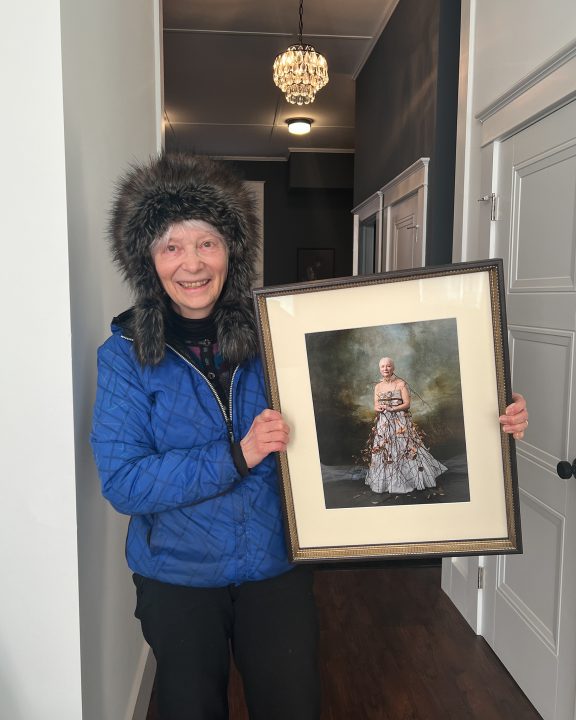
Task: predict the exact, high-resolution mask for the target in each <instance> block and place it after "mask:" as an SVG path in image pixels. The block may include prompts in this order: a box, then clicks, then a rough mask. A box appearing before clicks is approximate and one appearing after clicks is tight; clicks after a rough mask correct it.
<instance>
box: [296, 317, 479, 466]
mask: <svg viewBox="0 0 576 720" xmlns="http://www.w3.org/2000/svg"><path fill="white" fill-rule="evenodd" d="M306 349H307V355H308V368H309V371H310V383H311V387H312V399H313V404H314V416H315V420H316V432H317V436H318V444H319V450H320V461H321V462H322V463H323V464H325V465H352V464H355V463H357V462H359V461H360V454H361V452H362V449H363V448H364V446H365V444H366V440H367V438H368V436H369V434H370V428H371V427H372V423H373V422H374V418H375V414H376V413H375V411H374V386H375V384H376V383H377V382H379V381H380V380H381V376H380V372H379V370H378V363H379V361H380V358H382V357H391V358H392V359H393V360H394V365H395V373H396V375H398V377H401V378H403V379H404V380H406V382H407V383H408V385H409V386H410V389H411V396H412V405H411V411H412V415H413V417H414V420H415V421H416V423H417V424H418V426H419V427H420V428H421V430H423V431H424V432H425V433H426V437H425V443H426V445H427V446H428V447H429V448H430V450H431V452H432V454H433V455H434V456H435V457H436V458H437V459H438V460H440V461H441V462H442V461H443V460H446V459H448V458H450V457H454V456H456V455H461V454H465V453H466V446H465V439H464V422H463V411H462V392H461V384H460V364H459V356H458V334H457V328H456V320H455V318H448V319H443V320H429V321H426V322H414V323H400V324H397V325H379V326H374V327H362V328H351V329H349V330H335V331H331V332H318V333H308V334H307V335H306Z"/></svg>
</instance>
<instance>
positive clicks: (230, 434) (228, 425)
mask: <svg viewBox="0 0 576 720" xmlns="http://www.w3.org/2000/svg"><path fill="white" fill-rule="evenodd" d="M226 429H227V430H228V437H229V438H230V442H231V443H233V442H234V430H233V429H232V420H230V419H229V418H226Z"/></svg>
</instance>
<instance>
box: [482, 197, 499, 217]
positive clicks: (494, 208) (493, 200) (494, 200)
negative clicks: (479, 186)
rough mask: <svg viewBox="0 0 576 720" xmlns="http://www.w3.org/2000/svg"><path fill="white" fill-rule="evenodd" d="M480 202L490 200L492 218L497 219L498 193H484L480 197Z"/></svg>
mask: <svg viewBox="0 0 576 720" xmlns="http://www.w3.org/2000/svg"><path fill="white" fill-rule="evenodd" d="M478 202H489V203H490V220H496V216H497V211H498V208H497V206H498V196H497V195H496V193H490V195H482V197H480V198H478Z"/></svg>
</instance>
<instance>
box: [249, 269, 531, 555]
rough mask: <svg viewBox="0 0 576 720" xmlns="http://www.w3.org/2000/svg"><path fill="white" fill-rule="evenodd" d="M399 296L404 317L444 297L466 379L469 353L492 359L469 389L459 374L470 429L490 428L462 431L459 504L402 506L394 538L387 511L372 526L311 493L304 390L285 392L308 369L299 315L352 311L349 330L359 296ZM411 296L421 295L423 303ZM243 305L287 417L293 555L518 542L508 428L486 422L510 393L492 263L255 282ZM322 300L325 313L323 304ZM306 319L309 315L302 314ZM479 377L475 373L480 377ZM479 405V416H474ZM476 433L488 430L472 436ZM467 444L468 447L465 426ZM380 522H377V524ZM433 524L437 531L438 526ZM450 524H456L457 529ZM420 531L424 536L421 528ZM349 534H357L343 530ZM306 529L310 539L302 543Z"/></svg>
mask: <svg viewBox="0 0 576 720" xmlns="http://www.w3.org/2000/svg"><path fill="white" fill-rule="evenodd" d="M479 288H480V289H481V290H479ZM455 291H457V293H460V295H459V296H458V298H457V299H455V298H454V293H455ZM398 293H400V294H401V295H400V297H407V298H409V302H408V304H407V307H408V308H409V309H410V312H412V316H411V318H410V319H409V321H418V320H419V319H426V318H427V317H428V315H427V313H429V312H430V305H431V302H430V300H431V299H432V305H433V304H434V302H437V303H438V304H439V307H440V308H442V307H443V306H444V305H446V308H447V311H449V312H450V313H456V314H457V315H458V322H459V323H460V325H459V328H464V334H465V335H466V338H465V339H464V340H462V342H461V338H460V334H459V344H462V345H463V347H461V348H460V353H461V355H462V360H461V362H462V364H463V367H464V368H465V369H466V368H467V367H468V366H469V367H470V371H469V370H467V371H466V375H467V377H468V378H470V376H471V372H472V371H473V370H474V368H475V363H476V362H480V359H482V358H484V361H485V360H486V359H487V358H493V369H490V368H488V369H484V366H485V365H490V364H491V362H488V363H486V362H483V364H482V365H480V366H479V368H478V370H477V371H475V372H474V375H473V378H474V382H469V384H468V387H466V381H465V378H464V375H463V376H462V379H463V385H462V389H463V394H464V390H468V391H469V393H468V394H470V398H464V404H463V407H464V419H465V422H466V423H469V424H470V425H471V427H472V428H475V427H476V423H477V422H481V423H482V422H483V423H485V425H484V426H482V424H480V425H479V426H478V427H485V428H486V427H487V428H488V431H489V432H488V433H478V432H477V431H476V430H473V432H472V433H471V434H472V437H471V438H470V442H471V447H472V449H473V450H474V453H473V455H474V458H475V460H474V467H473V469H472V467H471V466H470V459H469V473H472V474H471V475H470V474H469V479H470V480H472V478H473V479H474V486H473V493H472V492H471V496H470V501H469V503H453V505H454V506H455V507H451V508H450V509H449V510H445V511H443V512H445V513H446V518H448V520H446V518H444V520H441V519H440V517H441V516H440V515H439V513H438V511H437V510H436V509H435V508H437V507H438V506H437V505H436V506H432V505H430V506H428V505H424V506H422V505H421V506H418V507H420V508H422V507H424V510H419V511H418V512H416V511H415V507H413V506H409V507H407V508H406V509H404V510H402V512H403V513H404V515H403V516H402V518H403V519H401V521H400V522H399V525H398V527H401V528H402V530H401V531H399V533H400V534H402V537H401V538H399V537H396V536H394V537H392V536H387V528H388V526H389V525H390V523H389V522H388V520H389V519H390V518H391V517H392V516H391V515H382V516H381V517H380V518H379V520H378V521H377V522H375V523H374V527H375V528H376V529H375V530H372V529H371V527H372V522H373V516H370V515H369V512H370V511H371V510H374V508H363V509H362V510H363V511H364V510H367V511H368V514H364V515H362V513H358V512H357V511H358V510H359V509H358V508H353V509H347V510H345V511H344V512H342V511H335V510H333V509H326V508H325V507H324V508H321V507H320V504H319V503H318V502H317V501H316V499H315V498H316V496H317V490H316V486H315V483H317V482H318V473H317V472H316V474H315V471H314V467H316V465H317V466H318V467H319V459H315V458H314V453H313V452H312V453H311V452H309V450H306V448H307V447H308V446H307V445H306V443H310V442H312V445H313V442H314V439H312V440H310V437H309V436H310V432H309V430H310V427H313V425H312V426H311V425H310V418H309V417H308V416H309V414H310V412H309V409H308V410H306V408H307V407H308V402H307V400H306V398H307V394H309V390H307V389H306V387H304V389H303V390H302V393H303V394H302V396H301V397H302V399H303V400H304V402H298V401H297V400H293V399H292V396H293V394H294V392H295V390H296V389H297V387H298V386H300V385H304V386H305V385H306V383H305V382H296V383H295V382H293V378H292V375H291V374H292V373H294V372H295V373H296V374H297V377H300V378H302V379H304V378H306V377H308V375H307V372H308V368H307V365H306V363H307V360H306V357H307V356H306V355H305V351H304V354H302V352H301V350H300V349H296V350H293V348H295V347H296V348H298V347H299V346H300V345H302V344H304V342H303V340H302V343H300V337H299V336H300V335H302V338H303V337H304V332H305V330H304V328H305V326H306V327H307V325H306V324H309V323H310V322H315V323H316V325H317V328H318V329H320V330H324V329H326V328H325V327H324V325H323V324H324V322H326V326H327V327H329V328H330V327H331V325H330V323H334V322H335V321H334V318H335V317H338V316H339V314H342V313H348V315H350V314H351V316H352V317H353V318H354V317H356V316H357V318H358V323H357V325H352V327H363V326H366V325H368V324H369V321H368V323H366V322H365V316H366V312H367V310H366V308H367V305H366V300H367V299H368V301H369V303H370V299H371V298H372V299H374V298H376V299H378V300H380V299H382V300H383V302H384V300H385V301H386V302H387V303H388V306H389V307H390V303H391V302H392V303H393V298H394V297H397V296H398V295H397V294H398ZM422 295H424V296H425V297H424V300H422ZM477 295H478V297H477ZM254 302H255V308H256V316H257V324H258V329H259V333H260V340H261V350H262V358H263V362H264V367H265V372H266V380H267V387H268V393H269V402H270V406H271V407H272V408H274V409H276V410H279V411H281V412H283V413H284V415H285V416H286V417H287V420H288V421H289V422H290V424H291V425H292V426H293V440H291V443H290V445H289V447H288V450H287V452H285V453H280V454H279V456H278V467H279V473H280V478H281V489H282V501H283V508H284V516H285V523H286V535H287V542H288V548H289V553H290V556H291V559H292V560H293V561H294V562H317V561H323V560H352V559H353V560H366V559H382V558H385V557H410V556H412V557H425V556H452V555H484V554H490V553H498V554H500V553H517V552H521V551H522V540H521V528H520V513H519V500H518V481H517V470H516V456H515V443H514V440H513V438H512V437H511V436H510V435H507V434H505V433H503V432H501V431H500V429H499V425H498V419H497V416H498V414H501V413H502V412H503V411H504V409H505V407H506V405H507V404H509V402H510V401H511V389H510V371H509V356H508V347H507V341H506V314H505V305H504V283H503V268H502V261H501V260H498V259H496V260H487V261H482V262H471V263H459V264H454V265H447V266H443V267H436V268H428V269H427V268H423V269H417V270H410V271H397V272H391V273H384V274H380V275H371V276H364V277H353V278H352V277H350V278H338V279H335V280H326V281H323V280H321V281H316V282H309V283H297V284H291V285H284V286H276V287H273V288H263V289H259V290H255V291H254ZM476 305H478V306H479V310H478V312H480V313H481V317H484V318H485V321H484V323H483V328H484V329H482V330H478V331H477V330H474V334H473V336H472V335H471V330H470V328H469V327H468V325H469V324H470V323H468V321H467V318H468V316H469V315H470V317H472V318H474V317H476V315H475V314H474V313H476V312H477V308H476ZM323 307H324V308H325V310H322V308H323ZM319 308H320V309H319ZM388 314H389V313H387V315H388ZM460 314H461V315H462V317H461V318H460ZM310 317H312V318H313V319H312V320H310ZM344 322H345V321H344ZM398 322H399V321H398ZM386 323H388V319H387V320H386ZM391 324H393V323H391ZM472 324H473V323H472ZM481 324H482V323H481ZM301 325H302V328H301V327H300V326H301ZM343 327H350V325H348V326H343ZM466 328H467V329H466ZM459 332H460V330H459ZM471 337H473V340H471ZM471 345H474V347H471ZM294 353H296V354H295V355H294ZM298 353H300V354H299V355H298ZM477 358H480V359H478V360H477ZM304 366H305V367H304ZM494 371H495V372H494ZM483 373H486V378H485V379H486V381H487V382H486V385H487V387H489V386H490V385H491V384H493V386H494V388H495V391H494V393H493V396H490V393H486V392H485V391H484V393H483V394H482V395H478V391H477V388H475V387H474V385H475V383H476V381H477V378H476V375H477V374H480V376H482V374H483ZM494 375H495V377H494ZM478 381H479V382H480V381H482V377H480V378H478ZM283 406H285V407H283ZM478 406H480V407H478ZM487 412H488V413H489V415H488V420H486V419H485V417H484V416H485V415H486V413H487ZM479 413H482V420H481V421H479V420H478V418H479ZM486 423H487V424H486ZM492 423H493V425H492ZM493 428H494V429H493ZM312 434H313V432H312ZM478 434H483V435H487V436H489V437H487V436H485V437H482V438H479V437H475V436H476V435H478ZM466 443H467V448H468V444H469V438H468V431H467V435H466ZM310 447H312V446H310ZM316 447H317V446H316ZM467 452H468V450H467ZM478 458H481V460H480V461H479V460H478ZM483 462H486V463H488V465H487V467H490V468H491V469H492V471H493V472H492V473H491V474H490V473H488V474H487V476H485V475H483V465H482V463H483ZM490 462H491V463H492V464H490ZM315 463H316V465H315ZM320 482H321V476H320ZM471 487H472V486H471ZM307 493H308V494H310V493H312V495H310V497H311V498H312V500H309V499H308V495H307ZM314 493H316V495H315V494H314ZM456 506H459V507H456ZM446 507H447V506H446ZM378 509H379V510H381V509H384V510H390V508H378ZM394 509H395V510H397V509H396V508H394ZM335 512H340V515H338V516H331V515H329V514H330V513H335ZM469 512H471V513H473V515H472V516H473V517H474V518H475V520H474V523H473V529H472V535H470V536H469V535H467V532H468V530H465V531H463V530H462V529H461V523H462V522H465V518H466V517H467V515H466V513H469ZM324 513H327V514H326V515H325V514H324ZM442 517H443V516H442ZM494 517H496V518H499V519H498V521H497V527H498V531H497V533H496V535H492V534H490V533H491V531H492V527H493V526H492V524H491V523H492V522H493V518H494ZM385 519H386V520H387V521H386V522H383V521H384V520H385ZM466 522H467V521H466ZM324 525H326V528H327V530H326V537H325V538H324V536H322V533H323V532H324V530H322V529H320V530H318V528H323V527H324ZM440 525H442V529H441V530H439V529H438V528H439V526H440ZM380 526H382V530H381V531H380V529H379V528H380ZM456 527H458V528H459V529H458V530H457V531H456V529H455V528H456ZM466 527H468V524H466ZM427 532H429V535H430V537H427V536H426V533H427ZM486 532H487V533H488V535H486ZM365 533H368V534H370V533H372V536H370V537H368V539H367V536H366V535H365ZM439 533H441V534H440V535H439ZM356 534H358V538H359V539H358V541H355V539H354V538H355V537H356ZM311 535H312V536H313V537H314V539H313V540H310V536H311ZM316 536H318V537H316Z"/></svg>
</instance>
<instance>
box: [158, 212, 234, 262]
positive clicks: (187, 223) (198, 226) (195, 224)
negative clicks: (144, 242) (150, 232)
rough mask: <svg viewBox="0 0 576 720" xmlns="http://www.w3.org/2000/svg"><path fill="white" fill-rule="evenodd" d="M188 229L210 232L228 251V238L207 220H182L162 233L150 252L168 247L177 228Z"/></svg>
mask: <svg viewBox="0 0 576 720" xmlns="http://www.w3.org/2000/svg"><path fill="white" fill-rule="evenodd" d="M181 226H184V227H187V228H190V229H191V230H205V231H206V232H209V233H210V234H211V235H214V236H215V237H217V238H218V239H219V240H221V241H222V242H223V243H224V247H225V248H226V250H227V249H228V244H227V242H226V238H225V237H224V236H223V235H222V233H221V232H220V231H219V230H217V229H216V228H215V227H214V225H211V224H210V223H208V222H206V221H205V220H195V219H191V220H180V221H179V222H174V223H172V224H171V225H169V226H168V228H167V229H166V230H165V231H164V232H163V233H162V235H159V236H158V237H157V238H155V239H154V240H153V241H152V243H151V245H150V252H151V254H152V255H154V253H156V251H157V250H162V249H164V248H165V247H166V245H168V241H169V240H170V235H171V234H172V231H173V230H174V228H175V227H181Z"/></svg>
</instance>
